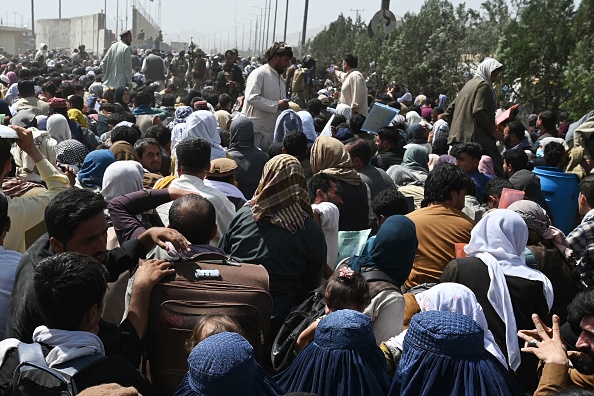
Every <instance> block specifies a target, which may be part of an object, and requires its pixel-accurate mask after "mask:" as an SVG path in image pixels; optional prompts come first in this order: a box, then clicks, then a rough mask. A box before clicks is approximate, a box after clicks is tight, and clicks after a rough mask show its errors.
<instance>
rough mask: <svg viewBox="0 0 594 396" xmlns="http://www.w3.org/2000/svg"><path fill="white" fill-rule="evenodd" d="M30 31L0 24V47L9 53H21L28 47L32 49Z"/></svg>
mask: <svg viewBox="0 0 594 396" xmlns="http://www.w3.org/2000/svg"><path fill="white" fill-rule="evenodd" d="M30 35H31V31H30V30H28V29H22V28H16V27H8V26H0V47H2V48H4V52H6V53H9V54H11V55H17V54H22V53H24V52H26V51H27V50H29V49H34V43H33V42H32V40H30V39H29V38H30Z"/></svg>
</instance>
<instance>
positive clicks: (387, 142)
mask: <svg viewBox="0 0 594 396" xmlns="http://www.w3.org/2000/svg"><path fill="white" fill-rule="evenodd" d="M402 133H403V132H401V131H400V130H399V129H398V128H396V127H385V128H380V129H379V130H378V131H377V136H376V139H375V144H376V145H377V150H378V153H377V154H376V155H375V156H373V157H372V158H371V165H373V166H375V167H377V168H380V169H383V170H385V171H387V170H388V168H389V167H391V166H392V165H400V164H402V157H404V151H405V150H404V145H405V144H406V141H405V139H404V136H403V135H402Z"/></svg>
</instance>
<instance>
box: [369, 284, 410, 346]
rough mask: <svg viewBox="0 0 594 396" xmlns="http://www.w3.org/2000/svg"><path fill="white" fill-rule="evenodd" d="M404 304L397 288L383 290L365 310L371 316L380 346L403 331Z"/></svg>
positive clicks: (376, 340) (376, 339)
mask: <svg viewBox="0 0 594 396" xmlns="http://www.w3.org/2000/svg"><path fill="white" fill-rule="evenodd" d="M404 306H405V304H404V297H403V296H402V293H400V292H399V291H397V290H382V291H381V292H379V293H378V295H377V296H375V297H374V298H372V299H371V303H369V305H368V306H367V308H365V310H364V311H363V314H364V315H367V316H368V317H369V318H371V324H372V326H373V335H374V336H375V342H376V343H377V345H378V346H379V345H380V344H381V343H382V342H383V341H384V340H387V339H388V338H389V337H391V336H392V335H394V334H397V333H400V332H401V331H402V324H403V322H404Z"/></svg>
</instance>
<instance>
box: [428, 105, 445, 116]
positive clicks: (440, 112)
mask: <svg viewBox="0 0 594 396" xmlns="http://www.w3.org/2000/svg"><path fill="white" fill-rule="evenodd" d="M443 113H445V110H444V109H442V108H441V107H436V108H434V109H433V110H432V111H431V114H432V115H434V116H438V115H440V114H443Z"/></svg>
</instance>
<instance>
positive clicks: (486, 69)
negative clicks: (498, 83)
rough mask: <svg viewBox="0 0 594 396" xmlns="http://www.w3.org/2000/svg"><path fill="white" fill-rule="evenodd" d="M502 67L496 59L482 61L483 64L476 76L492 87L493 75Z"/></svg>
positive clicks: (477, 70)
mask: <svg viewBox="0 0 594 396" xmlns="http://www.w3.org/2000/svg"><path fill="white" fill-rule="evenodd" d="M500 67H503V65H502V64H501V63H499V62H498V61H496V60H495V59H493V58H485V60H484V61H482V62H481V64H480V65H479V66H478V68H477V69H476V72H475V73H474V76H475V77H478V78H480V79H481V80H483V81H484V82H486V83H487V84H489V85H491V82H492V81H491V74H492V73H493V71H494V70H497V69H499V68H500Z"/></svg>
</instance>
